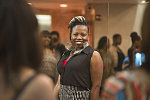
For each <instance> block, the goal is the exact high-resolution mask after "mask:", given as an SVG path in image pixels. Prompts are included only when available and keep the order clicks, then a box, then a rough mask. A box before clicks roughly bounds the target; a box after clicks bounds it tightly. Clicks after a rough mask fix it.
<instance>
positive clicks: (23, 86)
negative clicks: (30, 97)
mask: <svg viewBox="0 0 150 100" xmlns="http://www.w3.org/2000/svg"><path fill="white" fill-rule="evenodd" d="M37 75H38V73H35V74H34V75H33V76H31V77H30V78H29V79H28V80H27V81H26V82H25V83H24V84H23V85H22V87H21V88H20V89H19V90H18V91H17V93H16V95H15V96H14V98H13V99H12V100H18V98H19V96H20V95H21V94H22V93H23V91H24V90H25V89H26V87H27V86H28V85H29V84H30V83H31V81H32V80H33V79H34V78H35V77H36V76H37Z"/></svg>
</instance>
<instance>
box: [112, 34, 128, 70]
mask: <svg viewBox="0 0 150 100" xmlns="http://www.w3.org/2000/svg"><path fill="white" fill-rule="evenodd" d="M121 41H122V39H121V35H120V34H114V35H113V44H112V45H111V46H110V49H109V51H110V53H111V55H112V57H113V59H114V70H115V72H118V71H122V63H123V60H124V58H125V55H124V53H123V52H122V50H121V49H120V48H119V45H121Z"/></svg>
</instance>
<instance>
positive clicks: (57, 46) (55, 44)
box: [50, 31, 66, 60]
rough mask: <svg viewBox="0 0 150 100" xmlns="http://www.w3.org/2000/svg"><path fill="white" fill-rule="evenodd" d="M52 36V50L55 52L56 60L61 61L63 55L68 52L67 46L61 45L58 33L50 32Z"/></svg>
mask: <svg viewBox="0 0 150 100" xmlns="http://www.w3.org/2000/svg"><path fill="white" fill-rule="evenodd" d="M50 35H51V42H50V49H51V50H54V51H55V54H56V58H57V60H59V59H60V58H61V57H62V55H63V53H64V52H65V51H66V48H65V46H64V45H63V44H62V43H60V36H59V33H58V32H57V31H52V32H50Z"/></svg>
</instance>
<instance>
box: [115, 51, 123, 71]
mask: <svg viewBox="0 0 150 100" xmlns="http://www.w3.org/2000/svg"><path fill="white" fill-rule="evenodd" d="M117 54H118V65H117V67H116V68H115V71H122V62H123V60H124V58H125V56H124V54H123V52H117Z"/></svg>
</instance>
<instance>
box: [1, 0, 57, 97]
mask: <svg viewBox="0 0 150 100" xmlns="http://www.w3.org/2000/svg"><path fill="white" fill-rule="evenodd" d="M38 29H39V27H38V22H37V19H36V16H35V13H34V12H33V9H32V7H31V6H30V5H29V4H28V3H27V2H26V1H25V0H0V100H54V96H53V82H52V80H51V79H50V78H49V77H48V76H46V75H43V74H40V73H37V71H38V68H39V66H40V64H41V60H42V48H41V43H40V41H41V39H40V35H39V33H38V32H39V30H38Z"/></svg>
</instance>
